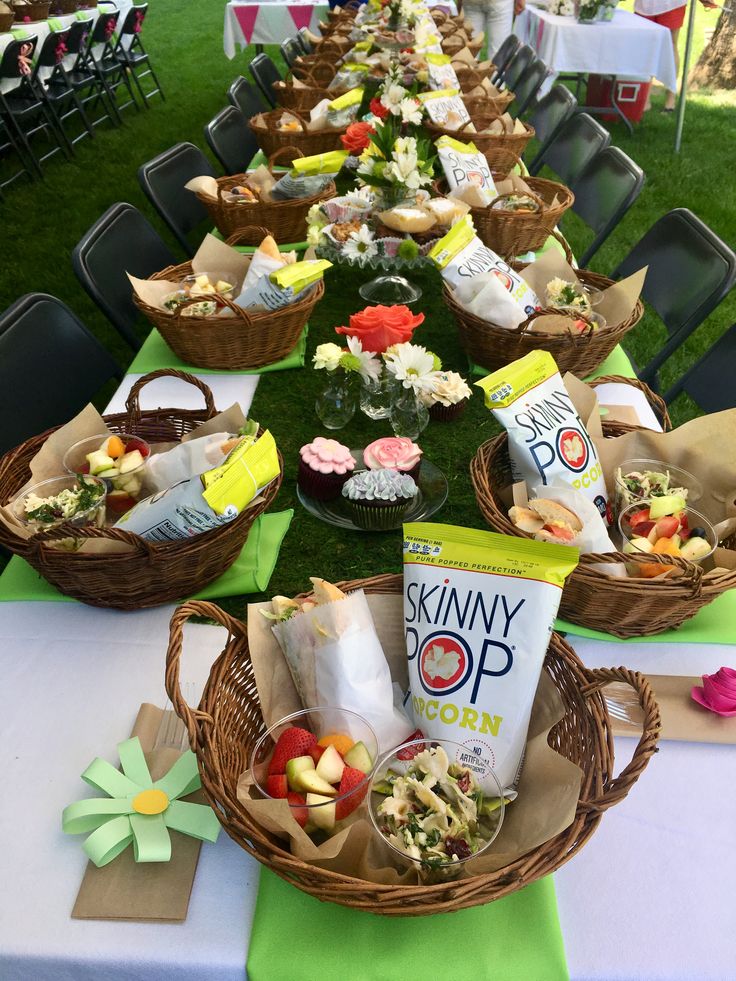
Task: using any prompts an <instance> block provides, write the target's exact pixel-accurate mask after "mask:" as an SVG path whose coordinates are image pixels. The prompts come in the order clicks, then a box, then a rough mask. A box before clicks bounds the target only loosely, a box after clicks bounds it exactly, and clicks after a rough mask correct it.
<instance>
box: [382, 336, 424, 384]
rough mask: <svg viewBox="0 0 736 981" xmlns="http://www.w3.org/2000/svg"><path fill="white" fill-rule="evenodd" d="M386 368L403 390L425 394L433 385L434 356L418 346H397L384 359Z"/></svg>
mask: <svg viewBox="0 0 736 981" xmlns="http://www.w3.org/2000/svg"><path fill="white" fill-rule="evenodd" d="M386 367H387V368H388V370H389V371H390V372H391V374H392V375H394V377H395V378H396V379H397V381H400V382H401V383H402V385H403V387H404V388H413V389H414V391H415V392H426V391H430V390H431V388H432V387H433V385H434V371H435V361H434V355H433V354H432V353H431V351H428V350H427V349H426V348H425V347H421V346H420V345H419V344H411V343H409V341H405V342H404V343H403V344H397V345H396V346H395V348H394V351H393V353H392V354H390V355H389V356H388V357H387V358H386Z"/></svg>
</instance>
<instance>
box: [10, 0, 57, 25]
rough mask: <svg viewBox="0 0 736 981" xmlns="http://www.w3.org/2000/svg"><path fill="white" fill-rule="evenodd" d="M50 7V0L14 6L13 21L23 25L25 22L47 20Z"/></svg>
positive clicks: (37, 0) (39, 0) (36, 0)
mask: <svg viewBox="0 0 736 981" xmlns="http://www.w3.org/2000/svg"><path fill="white" fill-rule="evenodd" d="M50 7H51V0H33V2H29V3H24V4H14V6H13V10H14V12H15V20H16V22H17V23H24V22H25V21H26V20H29V21H34V22H36V21H40V20H47V19H48V16H49V8H50Z"/></svg>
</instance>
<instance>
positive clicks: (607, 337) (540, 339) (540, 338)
mask: <svg viewBox="0 0 736 981" xmlns="http://www.w3.org/2000/svg"><path fill="white" fill-rule="evenodd" d="M522 268H523V267H522ZM576 272H577V276H578V279H579V280H580V281H581V282H582V283H584V284H585V285H586V286H590V287H591V288H592V289H595V290H603V289H606V288H607V287H609V286H611V285H613V280H612V279H608V278H607V277H606V276H601V275H600V274H599V273H594V272H590V271H589V270H587V269H578V270H576ZM443 298H444V301H445V303H446V304H447V306H448V307H449V308H450V311H451V312H452V315H453V317H454V318H455V323H456V324H457V330H458V334H459V335H460V343H461V345H462V347H463V350H464V351H465V352H466V354H467V355H468V357H469V358H470V360H471V361H472V362H473V363H474V364H476V365H478V366H479V367H482V368H488V370H489V371H495V370H496V368H502V367H503V366H504V365H506V364H510V363H511V362H512V361H516V360H517V359H518V358H522V357H524V355H525V354H529V352H530V351H540V350H541V351H549V352H550V354H551V355H552V356H553V357H554V359H555V361H556V362H557V366H558V368H559V369H560V371H562V372H564V371H572V372H574V374H576V375H579V376H580V377H581V378H584V377H585V376H586V375H589V374H591V373H592V372H593V371H595V370H596V368H598V367H599V366H600V365H601V364H603V362H604V361H605V360H606V358H607V357H608V355H609V354H610V353H611V352H612V351H613V349H614V348H615V347H616V345H617V344H619V343H620V342H621V341H622V340H623V338H624V337H625V336H626V334H627V333H628V332H629V331H630V330H631V328H632V327H634V326H635V325H636V324H638V323H639V321H640V320H641V318H642V316H643V313H644V307H643V305H642V302H641V300H637V303H636V306H635V307H634V310H633V312H632V314H631V316H630V317H628V319H626V320H623V321H621V323H619V324H606V326H605V327H601V328H599V329H598V330H595V329H594V328H593V326H592V325H590V324H589V325H588V326H587V327H586V328H585V330H583V331H581V332H579V331H577V330H576V329H574V328H573V322H574V319H575V318H573V317H571V318H570V333H569V334H543V333H541V332H540V333H538V332H536V331H532V330H530V328H531V327H532V325H533V324H534V322H535V320H536V319H537V318H538V317H540V316H542V315H543V314H545V313H558V314H559V311H552V310H546V311H545V310H540V311H538V312H537V313H533V314H532V315H531V316H530V317H527V319H526V320H524V321H522V323H520V324H519V326H518V327H498V326H496V324H492V323H490V322H489V321H488V320H482V319H481V318H480V317H477V316H476V315H475V314H474V313H471V312H470V311H469V310H466V309H465V307H464V306H462V304H461V303H459V302H458V300H457V299H456V298H455V294H454V292H453V291H452V289H451V288H450V287H449V286H448V285H447V284H445V286H444V287H443Z"/></svg>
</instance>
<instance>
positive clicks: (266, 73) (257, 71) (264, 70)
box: [249, 54, 281, 109]
mask: <svg viewBox="0 0 736 981" xmlns="http://www.w3.org/2000/svg"><path fill="white" fill-rule="evenodd" d="M249 67H250V73H251V75H252V76H253V80H254V81H255V83H256V85H257V86H258V88H259V89H260V90H261V92H262V93H263V96H264V98H265V100H266V102H267V103H268V105H269V106H270V107H271V108H272V109H273V108H274V106H275V105H276V99H275V98H274V95H273V88H272V86H273V83H274V82H278V81H280V80H281V74H280V72H279V70H278V68H277V67H276V65H275V63H274V62H273V61H272V60H271V59H270V58H269V57H268V55H267V54H257V55H256V56H255V58H254V59H253V61H251V63H250V66H249Z"/></svg>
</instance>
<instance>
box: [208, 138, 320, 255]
mask: <svg viewBox="0 0 736 981" xmlns="http://www.w3.org/2000/svg"><path fill="white" fill-rule="evenodd" d="M301 156H302V153H301V151H300V150H297V149H296V148H294V147H285V148H284V150H281V151H279V152H278V153H275V154H274V155H273V156H272V157H271V159H270V160H269V169H271V170H272V171H273V168H274V167H275V166H276V165H277V163H278V161H279V160H280V159H284V158H288V160H289V162H291V161H292V160H293V159H295V158H296V157H301ZM245 176H246V175H245V174H236V175H234V176H233V177H220V178H218V179H217V198H213V197H211V196H210V195H209V194H203V193H202V192H197V197H198V198H199V200H200V201H201V202H202V204H203V205H204V206H205V207H206V208H207V211H208V212H209V215H210V217H211V218H212V221H213V222H214V223H215V225H216V226H217V230H218V231H219V232H220V234H221V235H224V236H225V238H227V237H228V236H230V235H232V234H233V233H234V232H236V231H240V232H241V239H240V241H241V244H243V245H255V244H256V243H257V242H260V241H261V238H262V235H260V230H261V228H263V227H266V228H268V229H270V231H271V234H272V235H273V237H274V238H275V239H276V241H277V242H278V243H279V245H290V244H291V243H293V242H301V241H303V239H304V236H305V235H306V232H307V212H308V211H309V209H310V208H311V207H312V205H313V204H317V203H318V202H319V201H326V200H327V199H328V198H332V197H334V196H335V194H336V193H337V190H336V188H335V183H334V181H330V183H329V184H328V185H327V186H326V187H325V188H324V189H323V190H322V191H320V192H319V194H312V195H310V197H308V198H292V199H289V200H284V201H261V202H258V203H257V204H254V205H253V206H252V207H251V206H250V205H247V204H237V203H233V202H232V201H227V200H226V199H225V198H224V197H223V194H226V193H227V192H228V191H230V190H232V188H234V187H236V186H237V185H238V184H242V183H243V181H244V179H245ZM274 176H278V175H276V174H274ZM250 214H254V215H257V217H258V220H259V222H260V224H259V225H254V226H251V227H252V229H253V241H250V242H249V241H246V240H245V238H244V237H243V234H244V227H245V222H246V221H247V220H248V216H249V215H250Z"/></svg>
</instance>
